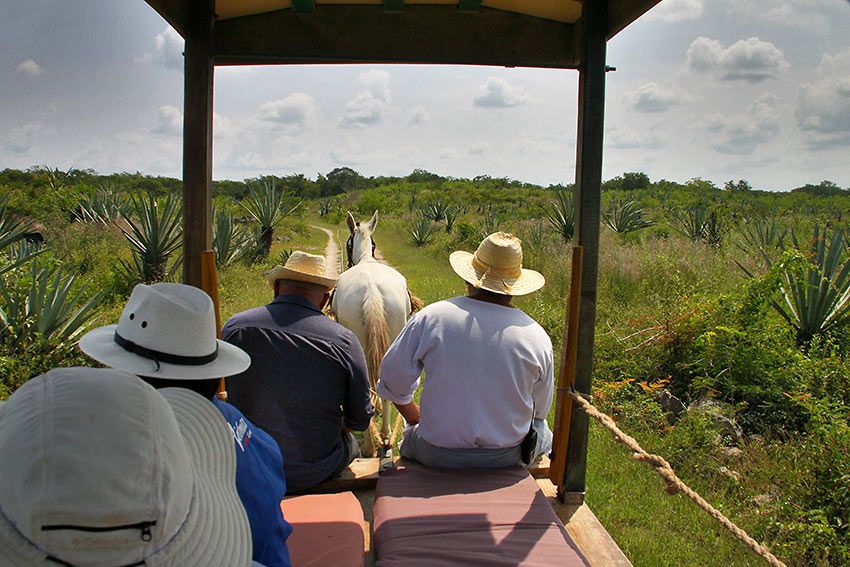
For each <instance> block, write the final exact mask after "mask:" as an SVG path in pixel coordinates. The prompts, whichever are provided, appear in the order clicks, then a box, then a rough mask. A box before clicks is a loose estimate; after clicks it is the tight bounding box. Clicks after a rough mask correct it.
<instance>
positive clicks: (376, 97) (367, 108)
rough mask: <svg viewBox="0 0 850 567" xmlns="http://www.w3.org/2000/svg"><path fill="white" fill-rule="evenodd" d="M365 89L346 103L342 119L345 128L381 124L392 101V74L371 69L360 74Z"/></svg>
mask: <svg viewBox="0 0 850 567" xmlns="http://www.w3.org/2000/svg"><path fill="white" fill-rule="evenodd" d="M360 82H361V83H363V86H364V87H365V90H364V91H363V92H361V93H360V94H358V95H357V96H356V97H355V98H354V100H351V101H349V102H347V103H346V104H345V113H344V114H343V116H342V119H341V120H340V125H341V126H342V127H343V128H363V127H365V126H372V125H375V124H380V123H381V121H382V120H383V116H384V111H386V109H387V107H388V106H389V103H390V98H391V97H390V74H389V73H387V72H386V71H381V70H378V69H370V70H369V71H366V72H365V73H361V74H360Z"/></svg>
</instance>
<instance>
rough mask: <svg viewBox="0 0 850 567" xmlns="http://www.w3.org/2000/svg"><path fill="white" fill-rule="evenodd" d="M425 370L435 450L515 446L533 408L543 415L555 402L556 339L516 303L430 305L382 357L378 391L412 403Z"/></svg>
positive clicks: (424, 426)
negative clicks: (553, 396)
mask: <svg viewBox="0 0 850 567" xmlns="http://www.w3.org/2000/svg"><path fill="white" fill-rule="evenodd" d="M423 370H424V372H425V381H424V384H423V386H422V393H421V395H420V398H419V406H420V420H419V433H420V435H421V436H422V438H423V439H424V440H425V441H427V442H429V443H431V444H432V445H436V446H438V447H446V448H456V449H469V448H474V447H482V448H493V449H495V448H505V447H514V446H516V445H518V444H519V443H520V442H521V441H522V438H523V437H524V436H525V434H526V433H528V428H529V424H530V422H531V418H532V407H533V408H534V417H536V418H542V419H546V416H547V414H548V413H549V408H550V407H551V405H552V394H553V391H554V383H555V380H554V364H553V355H552V341H551V339H550V338H549V335H547V334H546V331H544V330H543V327H541V326H540V325H539V324H537V322H535V321H534V319H532V318H531V317H529V316H528V315H526V314H525V313H523V312H522V311H521V310H519V309H517V308H514V307H506V306H503V305H497V304H494V303H488V302H485V301H480V300H477V299H472V298H470V297H454V298H452V299H447V300H445V301H439V302H437V303H433V304H431V305H429V306H427V307H425V308H424V309H423V310H422V311H420V312H419V313H417V314H416V315H414V316H413V317H412V318H411V319H410V320H409V321H408V322H407V325H405V327H404V329H403V330H402V331H401V333H400V334H399V336H398V337H397V338H396V340H395V342H393V344H392V346H390V348H389V350H388V351H387V353H386V355H385V356H384V360H383V363H382V364H381V379H380V381H379V382H378V387H377V391H378V395H379V396H381V397H382V398H384V399H387V400H390V401H391V402H395V403H397V404H407V403H410V402H411V401H413V394H414V392H415V391H416V388H417V387H418V386H419V377H420V375H421V374H422V372H423Z"/></svg>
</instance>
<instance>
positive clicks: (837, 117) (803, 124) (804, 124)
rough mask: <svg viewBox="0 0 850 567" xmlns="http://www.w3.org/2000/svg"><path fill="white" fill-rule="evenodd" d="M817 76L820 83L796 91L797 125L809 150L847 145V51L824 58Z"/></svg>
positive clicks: (849, 91)
mask: <svg viewBox="0 0 850 567" xmlns="http://www.w3.org/2000/svg"><path fill="white" fill-rule="evenodd" d="M817 74H818V75H819V76H820V77H821V78H820V80H818V81H814V82H811V83H803V84H800V85H799V86H798V88H797V96H796V98H795V100H794V117H795V118H796V119H797V125H798V126H799V127H800V129H801V130H803V131H805V132H807V134H808V136H809V143H810V145H811V146H812V147H813V148H816V149H824V148H828V147H831V146H836V145H840V146H846V145H850V49H848V50H845V51H843V52H841V53H838V54H836V55H829V54H826V55H824V56H823V59H822V60H821V64H820V66H819V67H818V69H817Z"/></svg>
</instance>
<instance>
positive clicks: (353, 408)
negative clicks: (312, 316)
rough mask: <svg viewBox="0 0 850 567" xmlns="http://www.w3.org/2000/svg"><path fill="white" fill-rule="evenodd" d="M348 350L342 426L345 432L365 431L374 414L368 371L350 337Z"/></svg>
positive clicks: (357, 346) (357, 344) (356, 344)
mask: <svg viewBox="0 0 850 567" xmlns="http://www.w3.org/2000/svg"><path fill="white" fill-rule="evenodd" d="M351 337H352V339H353V340H352V342H351V346H350V347H349V350H348V355H349V358H350V359H349V364H350V371H351V375H350V376H349V381H348V387H347V388H346V393H345V401H344V403H343V406H342V426H343V429H345V430H346V431H365V430H366V429H368V428H369V421H370V420H371V419H372V415H374V413H375V408H374V407H373V406H372V399H371V396H370V393H369V371H368V370H367V368H366V356H365V355H364V354H363V349H362V348H361V347H360V343H359V342H357V339H355V338H354V335H353V334H352V335H351Z"/></svg>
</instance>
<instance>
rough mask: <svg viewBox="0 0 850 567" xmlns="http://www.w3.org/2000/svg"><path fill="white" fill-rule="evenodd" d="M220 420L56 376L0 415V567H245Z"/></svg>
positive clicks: (166, 401) (247, 542)
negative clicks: (104, 566)
mask: <svg viewBox="0 0 850 567" xmlns="http://www.w3.org/2000/svg"><path fill="white" fill-rule="evenodd" d="M232 439H233V438H232V434H231V432H230V430H229V429H228V426H227V422H226V421H225V420H224V418H223V417H222V415H221V412H219V411H218V409H216V407H215V406H214V405H213V404H211V403H210V402H209V401H208V400H205V399H204V398H203V397H201V396H199V395H198V394H196V393H194V392H191V391H189V390H186V389H182V388H165V389H162V390H154V389H153V388H152V387H151V386H149V385H147V384H146V383H145V382H143V381H142V380H141V379H140V378H137V377H136V376H133V375H131V374H127V373H125V372H120V371H117V370H113V369H107V368H58V369H54V370H51V371H49V372H47V373H46V374H42V375H41V376H38V377H36V378H33V379H32V380H30V381H29V382H27V383H26V384H24V385H23V386H21V387H20V388H19V389H18V390H17V391H16V392H15V393H14V394H12V395H11V396H10V397H9V399H8V401H7V402H6V403H5V404H2V405H0V478H2V479H3V482H0V512H2V513H0V564H2V565H3V567H32V566H34V565H43V566H45V567H48V566H51V567H55V566H57V565H74V566H75V567H95V566H102V565H110V566H118V565H145V566H146V567H213V566H220V567H224V566H227V567H231V566H233V567H248V566H250V565H251V547H252V546H251V531H250V527H249V524H248V518H247V516H246V514H245V509H244V508H243V507H242V503H241V501H240V500H239V495H238V493H237V492H236V485H235V481H234V479H235V475H236V454H235V452H234V447H233V440H232Z"/></svg>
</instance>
